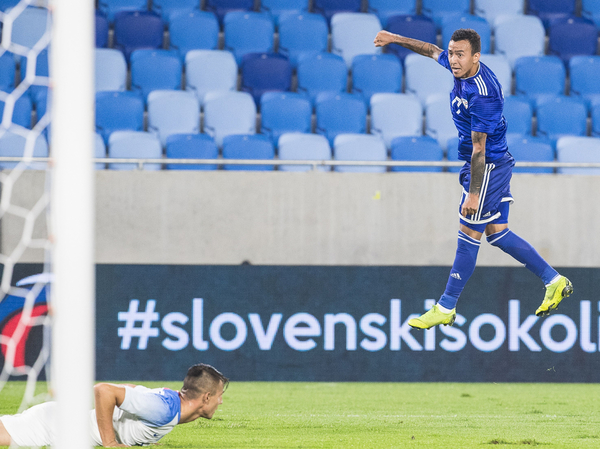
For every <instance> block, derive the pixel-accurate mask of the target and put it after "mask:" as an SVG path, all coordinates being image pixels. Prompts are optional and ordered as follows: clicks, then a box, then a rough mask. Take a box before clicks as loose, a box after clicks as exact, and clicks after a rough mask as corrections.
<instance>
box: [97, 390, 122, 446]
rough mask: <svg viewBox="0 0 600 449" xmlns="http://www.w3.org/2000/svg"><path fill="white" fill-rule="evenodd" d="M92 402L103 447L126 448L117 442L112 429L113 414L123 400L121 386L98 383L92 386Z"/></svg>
mask: <svg viewBox="0 0 600 449" xmlns="http://www.w3.org/2000/svg"><path fill="white" fill-rule="evenodd" d="M94 400H95V404H96V405H95V408H96V421H97V422H98V430H99V431H100V438H101V439H102V446H104V447H127V445H126V444H121V443H119V442H118V441H117V438H116V435H115V429H114V428H113V422H112V417H113V412H114V410H115V407H119V406H120V405H121V404H122V403H123V401H124V400H125V388H124V386H123V385H114V384H107V383H100V384H97V385H95V386H94Z"/></svg>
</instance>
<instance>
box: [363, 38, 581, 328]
mask: <svg viewBox="0 0 600 449" xmlns="http://www.w3.org/2000/svg"><path fill="white" fill-rule="evenodd" d="M391 43H395V44H398V45H401V46H402V47H405V48H408V49H409V50H412V51H414V52H416V53H418V54H420V55H423V56H427V57H430V58H433V59H435V60H436V61H437V62H438V63H439V64H441V65H442V66H444V67H445V68H447V69H448V70H450V71H451V72H452V74H453V75H454V89H453V90H452V92H451V93H450V109H451V110H452V118H453V119H454V124H455V125H456V129H457V130H458V138H459V146H458V158H459V159H460V160H463V161H465V165H464V166H463V167H462V169H461V171H460V177H459V181H460V184H461V185H462V186H463V193H462V197H461V201H460V206H459V217H460V229H459V231H458V247H457V250H456V257H455V259H454V264H453V266H452V270H451V271H450V276H449V277H448V283H447V285H446V290H445V291H444V294H443V295H442V296H441V298H440V300H439V301H438V303H437V304H436V305H434V306H433V307H432V308H431V309H430V310H429V311H427V312H426V313H424V314H423V315H421V316H420V317H419V318H414V319H411V320H410V321H409V322H408V324H409V325H410V326H412V327H414V328H417V329H429V328H430V327H433V326H436V325H438V324H444V325H452V324H453V323H454V320H455V318H456V303H457V301H458V298H459V296H460V294H461V293H462V291H463V289H464V287H465V284H466V283H467V281H468V280H469V278H470V277H471V275H472V274H473V270H474V269H475V262H476V261H477V253H478V251H479V245H480V240H481V236H482V235H483V233H484V232H485V234H486V236H487V241H488V242H489V243H490V244H491V245H493V246H496V247H498V248H500V249H501V250H502V251H504V252H505V253H507V254H510V255H511V256H512V257H514V258H515V259H516V260H518V261H519V262H521V263H522V264H524V265H525V266H526V267H527V268H528V269H529V270H530V271H532V272H533V273H534V274H535V275H536V276H538V277H539V278H540V279H541V280H542V281H543V282H544V284H545V286H546V295H545V297H544V300H543V302H542V304H541V305H540V307H538V309H537V310H536V312H535V314H536V315H538V316H545V315H548V313H550V311H552V310H554V309H556V308H557V307H558V305H559V304H560V302H561V301H562V300H563V299H564V298H566V297H567V296H569V295H571V293H572V292H573V286H572V284H571V282H570V281H569V280H568V279H567V278H566V277H564V276H561V275H560V274H558V272H557V271H556V270H555V269H554V268H552V267H551V266H550V265H549V264H548V263H547V262H546V261H545V260H544V259H542V257H541V256H540V255H539V254H538V253H537V251H536V250H535V249H534V248H533V247H532V246H531V245H530V244H529V243H527V242H526V241H525V240H523V239H522V238H521V237H519V236H517V235H516V234H515V233H513V232H512V231H511V230H510V229H509V228H508V211H509V204H511V203H512V202H513V198H512V195H511V193H510V179H511V177H512V169H513V166H514V164H515V162H514V159H513V157H512V156H511V154H510V153H509V152H508V147H507V144H506V121H505V119H504V116H503V115H502V110H503V107H504V94H503V92H502V86H501V85H500V83H499V82H498V79H497V78H496V75H494V73H493V72H492V71H491V70H490V69H489V68H488V67H487V66H486V65H485V64H483V63H481V62H480V61H479V58H480V56H481V54H480V52H481V40H480V37H479V35H478V34H477V32H475V31H474V30H471V29H459V30H456V31H455V32H454V34H452V39H451V40H450V43H449V44H448V50H447V51H442V49H440V48H439V47H437V46H436V45H433V44H430V43H428V42H423V41H419V40H416V39H410V38H407V37H403V36H399V35H397V34H393V33H390V32H388V31H380V32H379V33H378V34H377V36H376V37H375V46H376V47H383V46H385V45H388V44H391Z"/></svg>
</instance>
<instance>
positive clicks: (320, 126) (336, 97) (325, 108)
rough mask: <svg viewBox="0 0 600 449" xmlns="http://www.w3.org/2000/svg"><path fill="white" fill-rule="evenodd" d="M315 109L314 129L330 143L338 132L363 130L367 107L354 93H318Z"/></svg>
mask: <svg viewBox="0 0 600 449" xmlns="http://www.w3.org/2000/svg"><path fill="white" fill-rule="evenodd" d="M315 111H316V116H317V128H316V131H317V133H318V134H322V135H324V136H325V137H327V139H328V140H329V143H330V144H331V145H333V141H334V139H335V137H336V136H337V135H338V134H342V133H364V132H365V129H366V126H367V107H366V106H365V103H364V102H363V101H362V99H360V98H359V97H356V96H355V95H351V94H346V93H341V94H329V93H324V94H320V95H319V96H318V97H317V99H316V105H315ZM382 142H383V141H382Z"/></svg>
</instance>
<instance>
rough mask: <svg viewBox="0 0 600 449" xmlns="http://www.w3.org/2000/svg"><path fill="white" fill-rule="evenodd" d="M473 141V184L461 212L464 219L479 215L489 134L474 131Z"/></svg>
mask: <svg viewBox="0 0 600 449" xmlns="http://www.w3.org/2000/svg"><path fill="white" fill-rule="evenodd" d="M471 139H472V140H473V154H472V155H471V183H470V185H469V194H468V195H467V199H466V200H465V202H464V203H463V206H462V210H461V211H460V212H461V214H462V215H463V217H466V216H467V215H473V214H475V213H477V209H478V208H479V193H480V192H481V184H482V183H483V172H484V170H485V141H486V139H487V134H486V133H480V132H477V131H472V132H471Z"/></svg>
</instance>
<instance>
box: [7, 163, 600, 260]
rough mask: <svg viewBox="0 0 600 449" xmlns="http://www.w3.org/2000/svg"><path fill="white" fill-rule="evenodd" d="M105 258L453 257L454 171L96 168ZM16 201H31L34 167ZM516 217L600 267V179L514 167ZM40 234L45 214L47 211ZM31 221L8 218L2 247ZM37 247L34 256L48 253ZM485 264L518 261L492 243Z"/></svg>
mask: <svg viewBox="0 0 600 449" xmlns="http://www.w3.org/2000/svg"><path fill="white" fill-rule="evenodd" d="M96 177H97V182H96V198H97V202H96V236H97V252H96V260H97V262H99V263H125V264H129V263H131V264H136V263H140V264H142V263H145V264H240V263H242V262H244V261H248V262H250V263H252V264H267V265H268V264H286V265H451V264H452V261H453V259H454V251H455V247H456V233H457V227H458V224H457V222H458V216H457V213H458V212H457V209H458V208H457V205H458V200H459V196H460V192H461V187H460V186H459V184H458V181H457V174H451V173H427V174H425V173H402V174H399V173H384V174H366V173H365V174H350V173H312V172H310V173H285V172H272V173H265V172H226V171H215V172H176V171H161V172H140V171H135V172H117V171H99V172H97V173H96ZM22 182H23V185H24V186H26V187H27V188H20V189H15V191H14V193H13V200H12V201H13V203H15V204H26V203H28V202H29V203H30V202H31V201H32V200H33V198H34V197H35V192H39V191H41V189H42V188H43V184H44V183H43V173H35V172H31V173H27V174H26V175H25V176H24V178H23V180H22ZM512 191H513V195H514V197H515V200H516V201H515V204H514V205H513V206H512V207H511V216H510V227H511V229H513V230H514V231H515V232H516V233H518V234H519V235H521V236H522V237H524V238H526V239H527V240H529V241H530V242H531V243H532V244H533V245H534V246H535V247H536V248H537V249H538V251H539V252H540V253H541V254H542V255H543V256H544V257H545V258H546V259H547V260H548V261H549V262H550V263H551V264H553V265H556V266H573V267H575V266H578V267H593V266H600V239H598V238H597V237H596V234H597V231H598V229H599V228H600V226H599V223H600V208H599V207H598V206H597V203H596V201H597V198H596V196H595V195H597V194H598V193H600V177H592V176H590V177H588V176H567V175H561V176H555V175H524V174H523V175H514V177H513V182H512ZM38 221H39V223H37V227H38V228H39V229H38V231H36V232H38V233H40V232H42V231H41V230H40V229H42V228H43V226H42V225H43V220H38ZM22 225H23V220H22V219H19V218H17V217H15V216H13V215H9V216H5V217H4V218H3V219H2V253H3V254H7V251H10V248H13V247H14V246H15V242H16V241H18V239H19V236H20V233H21V232H22ZM41 257H42V256H41V252H40V251H39V250H28V251H27V252H26V253H25V258H24V261H30V262H33V261H40V260H42V259H41ZM478 264H479V265H508V266H510V265H518V264H517V263H515V262H514V261H513V260H512V259H511V258H510V257H509V256H507V255H505V254H504V253H502V252H501V251H499V250H497V249H495V248H492V247H490V246H489V245H487V244H483V245H482V248H481V250H480V253H479V260H478Z"/></svg>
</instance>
